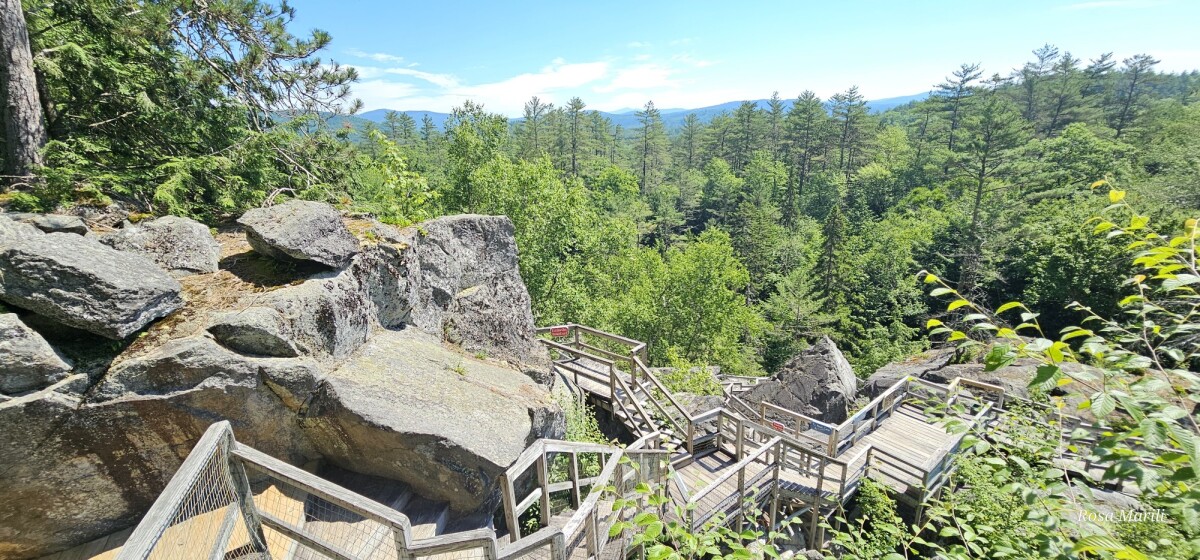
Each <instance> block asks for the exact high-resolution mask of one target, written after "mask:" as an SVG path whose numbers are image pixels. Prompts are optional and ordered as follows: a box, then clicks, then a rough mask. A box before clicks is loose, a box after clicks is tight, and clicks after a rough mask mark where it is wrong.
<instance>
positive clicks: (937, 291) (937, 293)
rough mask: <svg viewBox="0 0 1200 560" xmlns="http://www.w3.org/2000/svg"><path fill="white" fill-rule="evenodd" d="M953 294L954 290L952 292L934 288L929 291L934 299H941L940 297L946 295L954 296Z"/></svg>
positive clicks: (948, 289) (947, 289) (946, 289)
mask: <svg viewBox="0 0 1200 560" xmlns="http://www.w3.org/2000/svg"><path fill="white" fill-rule="evenodd" d="M953 293H954V290H951V289H950V288H934V289H932V290H929V295H931V296H933V297H939V296H944V295H946V294H953Z"/></svg>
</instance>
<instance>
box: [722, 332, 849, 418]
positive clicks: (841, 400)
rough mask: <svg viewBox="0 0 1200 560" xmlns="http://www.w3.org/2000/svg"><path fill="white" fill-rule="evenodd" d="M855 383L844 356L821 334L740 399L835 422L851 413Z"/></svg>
mask: <svg viewBox="0 0 1200 560" xmlns="http://www.w3.org/2000/svg"><path fill="white" fill-rule="evenodd" d="M857 383H858V380H857V378H855V376H854V370H853V369H852V368H851V367H850V363H849V362H847V361H846V357H845V356H843V355H842V352H841V351H840V350H838V348H837V345H836V344H834V343H833V341H832V340H830V339H829V337H823V338H821V340H819V341H817V343H816V344H814V345H813V346H812V347H811V348H809V349H807V350H805V351H804V352H802V353H800V354H797V355H796V356H795V357H794V358H792V359H791V360H789V361H788V362H787V363H786V364H784V365H783V367H781V368H779V371H778V372H776V373H775V375H773V376H771V378H770V379H769V380H767V381H764V382H762V383H759V384H758V385H756V386H755V387H754V388H752V389H750V390H749V391H746V392H745V393H743V394H742V395H741V398H742V400H744V401H746V402H748V403H753V404H758V403H760V402H763V401H767V402H770V403H773V404H776V405H779V406H781V407H783V408H786V409H789V410H795V411H797V412H801V413H803V414H806V415H808V416H811V417H813V418H816V419H818V420H821V421H824V422H828V423H831V424H838V423H841V422H842V421H843V420H845V419H846V417H847V416H849V414H850V406H851V405H852V404H853V402H854V397H855V395H856V394H857Z"/></svg>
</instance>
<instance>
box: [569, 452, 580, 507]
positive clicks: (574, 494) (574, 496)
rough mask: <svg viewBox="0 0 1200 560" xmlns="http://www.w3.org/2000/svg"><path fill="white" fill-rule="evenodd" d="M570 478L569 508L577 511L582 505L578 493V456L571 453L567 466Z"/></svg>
mask: <svg viewBox="0 0 1200 560" xmlns="http://www.w3.org/2000/svg"><path fill="white" fill-rule="evenodd" d="M567 469H568V470H569V472H568V473H567V475H568V476H570V477H571V506H572V507H574V508H575V509H579V504H581V503H583V499H582V496H581V495H580V492H579V454H578V453H575V452H574V451H572V452H571V463H570V464H569V465H567Z"/></svg>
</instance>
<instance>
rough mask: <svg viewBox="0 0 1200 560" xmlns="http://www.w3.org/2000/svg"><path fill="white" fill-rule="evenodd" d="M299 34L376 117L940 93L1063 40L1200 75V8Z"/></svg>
mask: <svg viewBox="0 0 1200 560" xmlns="http://www.w3.org/2000/svg"><path fill="white" fill-rule="evenodd" d="M291 4H292V5H293V6H294V7H295V8H296V11H297V14H296V16H297V17H296V21H295V22H293V25H292V29H293V31H294V32H303V31H305V30H309V29H313V28H319V29H324V30H326V31H328V32H330V33H331V34H332V35H333V43H332V45H331V46H330V48H329V50H328V52H326V53H324V55H323V56H326V57H329V58H333V59H334V60H337V61H339V62H342V63H344V64H349V65H352V66H355V67H357V68H358V69H359V72H360V75H361V78H360V81H359V83H357V84H355V86H354V93H355V95H356V96H357V97H359V98H360V99H362V100H363V102H364V103H365V107H366V109H367V110H371V109H379V108H389V109H403V110H431V111H448V110H449V109H450V108H451V107H453V106H455V105H459V104H461V103H462V102H463V101H464V100H465V99H473V100H475V101H478V102H482V103H483V104H484V106H485V107H486V108H487V109H489V110H491V111H495V112H500V113H504V114H507V115H510V116H517V115H519V114H520V112H521V107H522V105H523V104H524V103H525V101H527V100H528V99H529V98H530V97H531V96H534V95H537V96H539V97H541V98H542V99H544V100H548V101H551V102H553V103H556V104H562V103H564V102H565V101H566V100H568V99H570V98H571V97H572V96H575V95H578V96H579V97H581V98H582V99H583V100H584V101H585V102H587V104H588V107H589V108H591V109H600V110H606V111H613V110H618V109H623V108H629V107H640V106H641V105H643V104H644V103H645V102H646V101H647V100H653V101H654V102H655V105H657V106H658V107H660V108H676V107H679V108H694V107H702V106H706V105H713V104H716V103H720V102H724V101H733V100H744V99H757V98H763V97H768V96H770V94H771V92H772V91H776V90H777V91H779V93H780V95H781V96H783V97H785V98H790V97H795V96H796V95H797V94H799V93H800V92H801V91H803V90H805V89H811V90H813V91H815V92H816V93H817V94H818V95H821V96H822V97H828V96H829V95H831V94H833V93H835V92H837V91H840V90H844V89H846V88H847V87H849V86H851V85H858V86H859V89H860V90H861V91H862V92H863V93H864V94H865V95H866V96H867V97H868V98H869V99H880V98H884V97H893V96H900V95H908V94H913V93H919V92H922V91H927V90H928V89H929V88H930V87H931V86H932V85H933V84H935V83H937V82H939V81H940V80H941V79H942V78H943V77H945V76H946V75H947V74H949V72H950V71H951V70H953V69H954V68H957V67H958V65H959V64H960V63H963V62H980V63H982V64H983V67H984V70H986V71H987V73H988V74H991V73H993V72H999V73H1002V74H1008V73H1009V72H1010V71H1011V70H1012V69H1013V68H1016V67H1019V66H1020V65H1021V64H1022V63H1023V62H1024V61H1026V60H1028V59H1029V58H1031V55H1030V54H1029V52H1030V51H1031V50H1033V49H1034V48H1037V47H1038V46H1041V45H1042V44H1043V43H1047V42H1049V43H1051V44H1054V45H1056V46H1058V47H1059V48H1060V49H1062V50H1067V51H1070V52H1071V53H1072V54H1074V55H1075V56H1077V57H1079V58H1083V59H1085V60H1086V59H1089V58H1092V57H1095V56H1097V55H1099V54H1100V53H1103V52H1106V51H1113V52H1114V53H1115V55H1116V56H1117V58H1118V59H1120V58H1123V57H1125V56H1129V55H1132V54H1136V53H1140V52H1145V53H1149V54H1151V55H1153V56H1155V57H1156V58H1158V59H1160V60H1161V61H1162V63H1161V64H1160V65H1159V68H1160V69H1161V70H1165V71H1180V70H1190V69H1195V68H1200V35H1198V34H1197V30H1196V28H1195V25H1196V22H1200V1H1196V0H1078V1H1073V0H1066V1H1041V2H1039V1H1021V0H1010V1H1007V2H982V1H971V0H960V1H958V2H932V1H928V2H902V1H898V0H891V1H866V0H862V1H850V0H842V1H837V2H830V1H826V2H819V3H818V2H800V1H794V2H731V1H728V0H726V1H723V2H700V1H694V2H665V1H653V0H642V1H639V2H623V1H609V2H600V1H598V0H593V1H591V2H573V1H560V2H522V3H515V2H499V1H493V2H454V1H441V2H406V1H384V0H343V1H339V2H332V1H329V0H292V1H291Z"/></svg>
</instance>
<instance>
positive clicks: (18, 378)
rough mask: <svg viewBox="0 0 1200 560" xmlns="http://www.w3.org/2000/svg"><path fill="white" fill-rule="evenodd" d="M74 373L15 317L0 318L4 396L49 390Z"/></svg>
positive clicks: (0, 386)
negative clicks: (48, 388)
mask: <svg viewBox="0 0 1200 560" xmlns="http://www.w3.org/2000/svg"><path fill="white" fill-rule="evenodd" d="M70 371H71V364H70V363H68V362H67V361H66V360H65V359H63V357H62V356H60V355H59V354H58V352H56V351H55V350H54V348H51V347H50V344H49V343H47V342H46V339H44V338H42V335H40V334H38V333H37V332H35V331H34V330H33V329H31V328H29V327H27V326H26V325H25V323H23V322H21V319H20V318H19V317H17V315H16V314H15V313H4V314H0V393H4V394H6V395H15V394H18V393H24V392H26V391H33V390H36V389H41V388H43V387H48V386H50V385H53V384H54V383H56V382H58V381H61V380H62V379H64V378H66V377H67V374H68V373H70Z"/></svg>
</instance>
